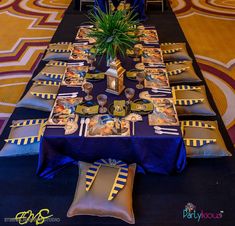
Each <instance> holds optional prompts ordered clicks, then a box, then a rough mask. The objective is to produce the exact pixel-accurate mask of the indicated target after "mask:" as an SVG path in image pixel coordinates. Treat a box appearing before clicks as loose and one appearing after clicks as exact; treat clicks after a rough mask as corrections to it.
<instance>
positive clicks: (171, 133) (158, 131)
mask: <svg viewBox="0 0 235 226" xmlns="http://www.w3.org/2000/svg"><path fill="white" fill-rule="evenodd" d="M155 133H157V134H169V135H179V133H173V132H163V131H161V130H155Z"/></svg>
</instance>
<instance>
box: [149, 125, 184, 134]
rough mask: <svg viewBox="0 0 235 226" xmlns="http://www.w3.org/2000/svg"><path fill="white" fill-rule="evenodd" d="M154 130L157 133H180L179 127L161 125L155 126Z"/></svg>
mask: <svg viewBox="0 0 235 226" xmlns="http://www.w3.org/2000/svg"><path fill="white" fill-rule="evenodd" d="M154 131H155V133H156V134H160V135H162V134H168V135H175V136H178V135H180V134H179V132H178V129H175V128H166V127H160V126H154Z"/></svg>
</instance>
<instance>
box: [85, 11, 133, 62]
mask: <svg viewBox="0 0 235 226" xmlns="http://www.w3.org/2000/svg"><path fill="white" fill-rule="evenodd" d="M95 11H96V12H95V13H94V12H90V13H89V19H90V21H91V23H92V24H93V25H94V28H93V29H92V31H91V32H90V34H89V37H91V38H95V39H96V44H95V47H96V51H97V54H98V53H99V54H106V57H107V59H110V58H111V59H114V58H115V57H116V56H117V54H118V53H120V54H121V55H123V56H124V55H125V53H126V50H127V49H128V48H132V47H133V45H134V44H135V43H136V37H135V35H133V32H135V30H136V27H137V25H138V21H137V20H136V19H135V17H136V15H135V14H134V13H133V11H115V12H112V11H110V10H109V11H108V12H107V13H104V12H103V11H102V10H101V9H100V8H98V7H97V8H95Z"/></svg>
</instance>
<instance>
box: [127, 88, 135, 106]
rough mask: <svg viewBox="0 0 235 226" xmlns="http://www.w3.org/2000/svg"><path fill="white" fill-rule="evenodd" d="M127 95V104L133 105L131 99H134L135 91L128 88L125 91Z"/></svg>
mask: <svg viewBox="0 0 235 226" xmlns="http://www.w3.org/2000/svg"><path fill="white" fill-rule="evenodd" d="M125 95H126V98H127V99H128V101H127V102H126V103H127V104H130V103H131V99H132V98H133V97H134V95H135V90H134V89H132V88H126V89H125Z"/></svg>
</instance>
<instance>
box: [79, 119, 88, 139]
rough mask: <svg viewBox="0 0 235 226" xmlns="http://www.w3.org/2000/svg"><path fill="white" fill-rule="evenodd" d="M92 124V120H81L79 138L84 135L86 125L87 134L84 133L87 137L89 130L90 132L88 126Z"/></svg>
mask: <svg viewBox="0 0 235 226" xmlns="http://www.w3.org/2000/svg"><path fill="white" fill-rule="evenodd" d="M89 123H90V118H86V119H85V118H81V120H80V130H79V136H80V137H81V136H82V134H83V126H84V124H85V132H84V136H85V137H86V136H87V130H88V124H89Z"/></svg>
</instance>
